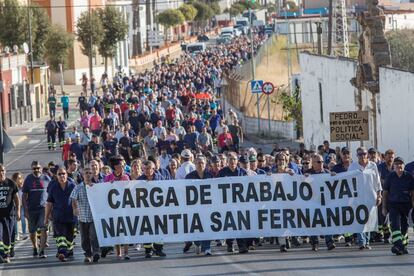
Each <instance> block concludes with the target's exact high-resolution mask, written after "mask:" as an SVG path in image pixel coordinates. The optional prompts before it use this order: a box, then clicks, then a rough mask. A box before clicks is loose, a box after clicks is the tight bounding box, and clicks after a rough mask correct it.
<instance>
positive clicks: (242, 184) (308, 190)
mask: <svg viewBox="0 0 414 276" xmlns="http://www.w3.org/2000/svg"><path fill="white" fill-rule="evenodd" d="M372 179H373V178H372V173H370V172H360V171H354V172H346V173H341V174H338V175H336V176H330V175H329V174H319V175H311V176H309V177H305V176H302V175H294V176H290V175H288V174H274V175H271V176H268V175H257V176H243V177H226V178H214V179H203V180H171V181H126V182H114V183H99V184H95V185H94V186H92V187H90V188H88V189H87V193H88V198H89V203H90V205H91V210H92V214H93V218H94V222H95V228H96V231H97V235H98V239H99V243H100V245H101V246H108V245H114V244H131V243H149V242H183V241H196V240H217V239H226V238H253V237H284V236H304V235H305V236H312V235H326V234H343V233H360V232H370V231H375V230H376V228H377V208H376V207H375V199H376V193H375V190H374V187H373V181H372Z"/></svg>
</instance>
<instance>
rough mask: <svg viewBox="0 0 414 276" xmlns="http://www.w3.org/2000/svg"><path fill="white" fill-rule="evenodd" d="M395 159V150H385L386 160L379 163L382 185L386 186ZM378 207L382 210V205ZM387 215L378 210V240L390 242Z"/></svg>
mask: <svg viewBox="0 0 414 276" xmlns="http://www.w3.org/2000/svg"><path fill="white" fill-rule="evenodd" d="M394 159H395V151H394V150H393V149H389V150H387V151H386V152H385V158H384V162H382V163H381V164H379V165H378V172H379V174H380V179H381V186H382V187H383V188H384V183H385V180H386V179H387V178H388V176H389V175H390V174H391V173H392V172H393V171H394ZM378 209H379V210H381V209H382V206H381V205H380V206H378ZM385 220H386V217H384V216H383V215H382V212H380V211H379V212H378V235H377V237H376V241H379V242H382V241H383V242H385V243H388V242H389V238H390V228H389V225H388V224H387V223H385Z"/></svg>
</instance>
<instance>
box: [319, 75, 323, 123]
mask: <svg viewBox="0 0 414 276" xmlns="http://www.w3.org/2000/svg"><path fill="white" fill-rule="evenodd" d="M319 110H320V115H321V122H322V123H323V101H322V83H319Z"/></svg>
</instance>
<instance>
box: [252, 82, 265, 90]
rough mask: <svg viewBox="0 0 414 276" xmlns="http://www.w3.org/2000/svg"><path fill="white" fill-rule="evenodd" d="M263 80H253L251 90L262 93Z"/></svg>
mask: <svg viewBox="0 0 414 276" xmlns="http://www.w3.org/2000/svg"><path fill="white" fill-rule="evenodd" d="M262 86H263V80H252V81H251V90H252V93H262Z"/></svg>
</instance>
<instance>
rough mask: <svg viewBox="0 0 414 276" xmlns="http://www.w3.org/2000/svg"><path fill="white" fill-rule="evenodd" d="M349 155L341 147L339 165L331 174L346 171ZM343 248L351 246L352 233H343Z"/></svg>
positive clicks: (349, 162)
mask: <svg viewBox="0 0 414 276" xmlns="http://www.w3.org/2000/svg"><path fill="white" fill-rule="evenodd" d="M351 161H352V160H351V153H350V151H349V149H348V148H347V147H343V148H342V149H341V159H340V160H339V163H338V164H336V165H335V166H333V168H332V169H331V171H332V172H335V173H342V172H346V171H348V168H349V165H351ZM344 237H345V246H346V247H349V246H351V244H352V240H353V234H352V233H345V234H344Z"/></svg>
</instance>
